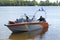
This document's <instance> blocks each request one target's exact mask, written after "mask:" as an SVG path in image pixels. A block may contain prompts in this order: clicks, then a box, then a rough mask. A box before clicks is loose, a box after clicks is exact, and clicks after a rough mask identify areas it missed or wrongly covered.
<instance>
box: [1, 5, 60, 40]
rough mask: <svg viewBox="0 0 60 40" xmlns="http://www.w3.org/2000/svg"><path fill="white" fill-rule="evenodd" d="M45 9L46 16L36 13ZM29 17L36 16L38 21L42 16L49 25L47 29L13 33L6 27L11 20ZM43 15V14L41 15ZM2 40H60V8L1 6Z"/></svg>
mask: <svg viewBox="0 0 60 40" xmlns="http://www.w3.org/2000/svg"><path fill="white" fill-rule="evenodd" d="M41 7H43V8H44V10H45V11H46V15H45V13H44V12H42V11H40V12H39V11H38V12H37V13H36V11H37V10H38V9H41ZM24 13H25V14H27V15H30V16H31V15H34V14H35V13H36V14H35V16H36V19H38V18H39V16H40V15H42V14H43V16H44V17H45V18H46V20H47V22H48V23H49V27H48V28H47V29H44V32H43V30H42V31H40V30H35V31H31V32H21V33H20V32H19V33H13V32H12V31H11V30H9V28H7V27H6V26H4V24H7V23H8V21H9V20H11V21H15V19H17V18H21V17H23V16H24ZM41 13H42V14H41ZM0 40H60V7H59V6H0Z"/></svg>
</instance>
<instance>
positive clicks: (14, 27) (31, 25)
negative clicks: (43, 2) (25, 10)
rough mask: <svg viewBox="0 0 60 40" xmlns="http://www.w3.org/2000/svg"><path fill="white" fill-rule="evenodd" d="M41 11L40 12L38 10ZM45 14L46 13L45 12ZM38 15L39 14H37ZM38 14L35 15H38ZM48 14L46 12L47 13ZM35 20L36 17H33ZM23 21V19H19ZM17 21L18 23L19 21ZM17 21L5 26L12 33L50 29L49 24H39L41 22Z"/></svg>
mask: <svg viewBox="0 0 60 40" xmlns="http://www.w3.org/2000/svg"><path fill="white" fill-rule="evenodd" d="M38 11H40V10H38ZM44 12H45V11H44ZM36 13H37V12H36ZM36 13H35V14H34V15H36ZM45 13H46V12H45ZM25 16H26V14H25ZM33 18H34V16H33ZM18 20H20V21H21V20H22V19H18ZM18 20H16V21H18ZM16 21H14V22H13V21H9V24H5V26H7V27H8V28H9V29H10V30H11V31H12V32H19V31H33V30H37V29H42V28H48V22H43V21H42V22H39V21H30V22H26V21H24V22H20V21H19V22H18V23H17V22H16Z"/></svg>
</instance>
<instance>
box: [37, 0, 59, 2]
mask: <svg viewBox="0 0 60 40" xmlns="http://www.w3.org/2000/svg"><path fill="white" fill-rule="evenodd" d="M36 1H37V2H39V1H45V0H36ZM49 1H50V2H56V1H57V0H49ZM58 1H60V0H58Z"/></svg>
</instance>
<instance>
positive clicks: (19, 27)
mask: <svg viewBox="0 0 60 40" xmlns="http://www.w3.org/2000/svg"><path fill="white" fill-rule="evenodd" d="M5 26H7V27H8V28H9V29H10V30H11V31H12V32H19V31H20V32H22V31H33V30H37V29H42V28H44V27H48V23H47V22H22V23H14V22H12V24H5Z"/></svg>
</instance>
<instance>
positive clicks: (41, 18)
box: [38, 16, 46, 22]
mask: <svg viewBox="0 0 60 40" xmlns="http://www.w3.org/2000/svg"><path fill="white" fill-rule="evenodd" d="M38 20H39V21H40V22H41V21H42V22H46V20H45V18H43V17H42V16H40V18H39V19H38Z"/></svg>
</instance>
